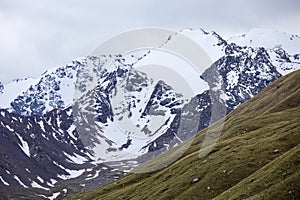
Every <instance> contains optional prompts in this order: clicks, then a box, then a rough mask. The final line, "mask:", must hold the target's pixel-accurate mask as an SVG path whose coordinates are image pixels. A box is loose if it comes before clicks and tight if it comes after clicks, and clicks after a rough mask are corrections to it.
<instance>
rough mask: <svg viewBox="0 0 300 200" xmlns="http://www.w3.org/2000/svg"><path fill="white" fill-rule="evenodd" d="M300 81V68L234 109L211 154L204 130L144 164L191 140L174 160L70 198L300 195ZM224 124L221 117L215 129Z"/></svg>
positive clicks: (195, 197)
mask: <svg viewBox="0 0 300 200" xmlns="http://www.w3.org/2000/svg"><path fill="white" fill-rule="evenodd" d="M299 80H300V71H296V72H294V73H291V74H289V75H288V76H285V77H282V78H280V79H279V80H277V81H275V82H274V83H272V84H271V85H270V86H268V87H267V88H265V89H264V90H263V91H261V92H260V93H259V94H258V95H256V96H255V97H254V98H252V99H251V100H249V101H247V102H246V103H244V104H242V105H241V106H239V107H238V108H237V109H235V110H234V111H233V112H231V113H230V114H229V115H228V116H227V117H226V119H225V124H224V128H223V132H222V135H221V137H220V139H219V140H218V142H217V144H216V145H215V146H214V148H213V150H212V151H211V152H210V153H209V154H208V155H207V156H205V157H203V158H199V149H200V147H201V143H202V141H203V138H204V136H205V134H206V130H203V131H201V132H200V133H199V134H198V135H197V136H196V137H195V138H194V140H193V141H188V142H187V143H185V144H183V145H182V147H177V148H176V149H174V150H172V151H169V152H166V153H165V154H164V155H162V156H160V157H158V158H156V159H155V160H152V161H151V162H150V164H149V165H145V166H142V167H141V169H143V168H144V169H147V168H148V167H149V166H150V167H151V166H152V165H161V164H162V163H163V161H164V160H165V158H167V157H168V156H172V155H175V154H177V153H180V150H181V148H184V146H186V145H190V144H191V146H190V147H189V148H188V150H187V151H185V153H184V154H183V155H182V156H181V157H180V159H179V160H177V161H176V162H175V163H173V164H172V165H170V166H168V167H165V168H163V169H162V170H159V171H155V172H151V173H142V174H139V173H133V174H129V175H127V176H125V177H124V178H122V179H120V180H118V181H117V182H114V183H111V184H109V185H107V186H104V187H101V188H99V189H97V190H95V191H91V192H88V193H82V194H78V195H75V196H72V197H69V199H101V200H103V199H109V200H111V199H138V200H140V199H197V200H198V199H218V200H220V199H246V198H249V199H300V189H299V186H300V154H299V153H300V152H299V151H300V81H299ZM220 127H221V126H220V122H219V123H218V122H217V123H215V124H214V125H213V126H212V129H218V128H220ZM195 178H198V179H199V180H198V182H195V183H194V182H193V179H195Z"/></svg>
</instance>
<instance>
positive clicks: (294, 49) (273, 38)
mask: <svg viewBox="0 0 300 200" xmlns="http://www.w3.org/2000/svg"><path fill="white" fill-rule="evenodd" d="M227 42H228V43H235V44H237V45H239V46H250V47H254V48H259V47H264V48H266V49H274V48H282V49H284V50H285V51H286V52H287V53H288V54H290V55H294V54H299V52H300V48H299V47H300V37H299V36H298V35H292V34H288V33H284V32H279V31H274V30H270V29H261V28H254V29H252V30H251V31H249V32H248V33H246V34H243V35H240V36H233V37H231V38H229V39H228V40H227Z"/></svg>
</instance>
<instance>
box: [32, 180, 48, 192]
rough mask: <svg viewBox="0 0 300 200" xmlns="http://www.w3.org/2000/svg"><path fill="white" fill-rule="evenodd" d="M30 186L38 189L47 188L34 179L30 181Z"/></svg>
mask: <svg viewBox="0 0 300 200" xmlns="http://www.w3.org/2000/svg"><path fill="white" fill-rule="evenodd" d="M31 187H33V188H40V189H43V190H49V188H45V187H43V186H41V185H40V184H38V183H37V182H35V181H32V182H31Z"/></svg>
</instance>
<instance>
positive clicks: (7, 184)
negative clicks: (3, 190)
mask: <svg viewBox="0 0 300 200" xmlns="http://www.w3.org/2000/svg"><path fill="white" fill-rule="evenodd" d="M0 180H1V181H2V183H3V184H4V185H6V186H9V183H8V182H6V181H5V180H4V179H3V178H2V176H0Z"/></svg>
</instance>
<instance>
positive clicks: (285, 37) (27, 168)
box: [0, 29, 300, 197]
mask: <svg viewBox="0 0 300 200" xmlns="http://www.w3.org/2000/svg"><path fill="white" fill-rule="evenodd" d="M181 33H183V34H184V35H185V36H187V37H188V38H190V39H191V40H193V41H195V42H196V43H197V44H199V46H201V47H202V48H203V49H204V50H205V51H206V52H207V54H208V56H209V57H210V58H211V59H212V60H213V61H214V63H213V64H212V65H211V66H208V68H207V69H206V70H204V72H203V73H202V74H201V76H200V77H196V78H197V79H193V80H197V81H195V83H194V84H195V85H196V84H198V85H199V86H198V87H195V88H200V89H199V90H198V93H196V94H195V95H194V96H192V98H188V99H187V98H185V96H184V94H182V93H180V91H178V90H177V89H176V87H174V86H173V85H172V82H169V81H167V80H164V79H162V80H159V79H158V80H155V79H153V78H152V77H151V76H148V74H147V73H145V72H142V71H140V70H139V69H140V68H138V67H137V66H139V64H143V61H144V63H147V62H146V61H147V59H150V60H151V58H152V59H154V60H155V59H156V60H155V62H159V59H163V56H162V55H163V54H160V55H158V53H157V52H154V51H144V52H142V53H141V52H139V53H136V52H134V53H131V54H128V55H101V56H99V57H97V56H87V57H85V58H83V59H81V60H76V61H73V62H72V63H71V64H68V65H66V66H63V67H57V68H53V69H50V70H47V71H46V72H45V73H43V74H42V75H41V77H39V78H37V79H32V78H28V79H22V80H15V81H13V82H12V83H9V84H6V85H3V84H1V83H0V99H1V101H0V108H1V109H2V110H0V130H1V131H0V137H1V139H0V142H1V145H0V146H1V149H0V156H2V157H1V160H3V161H4V163H3V165H1V166H2V167H1V168H0V185H1V187H2V186H3V187H4V188H5V187H8V186H10V187H15V188H34V189H37V188H39V189H40V190H39V191H36V190H33V192H34V193H39V194H43V195H44V196H46V197H49V196H50V195H53V194H57V192H59V194H61V197H63V196H65V195H67V192H64V191H65V190H67V191H69V190H72V191H70V192H74V191H75V192H77V191H82V190H84V188H86V189H91V188H94V187H96V186H98V185H102V184H106V183H108V182H111V181H114V180H116V179H117V178H119V177H120V176H122V175H123V174H124V173H123V172H122V171H128V170H130V169H131V168H132V167H134V166H137V165H139V164H141V163H143V162H145V161H146V160H147V159H149V158H151V157H152V156H153V155H157V154H159V153H161V152H163V151H166V150H168V149H170V148H172V147H174V146H176V145H178V144H180V143H182V142H183V141H186V140H188V139H189V138H192V137H193V136H194V135H195V134H196V133H197V132H198V131H199V130H202V129H203V128H206V127H208V126H209V125H210V124H211V123H213V122H215V121H216V120H219V119H221V118H222V117H223V116H224V115H225V114H227V113H228V112H230V111H232V110H233V109H235V108H236V107H237V106H239V105H240V104H241V103H243V102H245V101H246V100H248V99H250V98H251V97H253V96H254V95H256V94H257V93H259V92H260V91H261V90H262V89H263V88H265V87H266V86H267V85H269V84H270V83H271V82H273V81H275V80H276V79H278V78H279V77H281V76H283V75H286V74H287V73H290V72H292V71H295V70H297V69H300V60H299V59H300V54H299V53H300V42H299V41H300V39H299V37H298V36H295V35H289V34H286V33H279V32H276V31H269V30H261V29H254V30H252V31H250V32H249V33H247V34H245V35H242V36H236V37H231V38H230V39H228V40H225V39H223V38H222V37H221V36H220V35H218V34H217V33H215V32H206V31H204V30H202V29H200V30H191V29H187V30H183V31H181ZM168 40H169V39H168ZM151 55H152V57H151ZM168 61H169V60H168ZM107 63H110V64H109V65H107ZM170 63H171V60H170ZM87 66H92V67H87ZM186 71H187V70H186ZM198 79H199V80H198ZM2 147H3V148H2ZM19 166H22V169H21V168H20V167H19ZM92 179H94V180H97V181H98V182H97V181H95V182H93V181H91V180H92ZM96 182H97V183H96ZM72 184H75V185H77V186H78V185H79V186H78V188H76V189H74V188H73V189H70V188H72V187H68V185H72ZM80 184H83V185H84V186H83V185H81V186H80ZM1 187H0V188H1ZM58 188H59V189H58ZM62 188H63V189H64V190H61V189H62ZM41 191H42V192H41Z"/></svg>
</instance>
